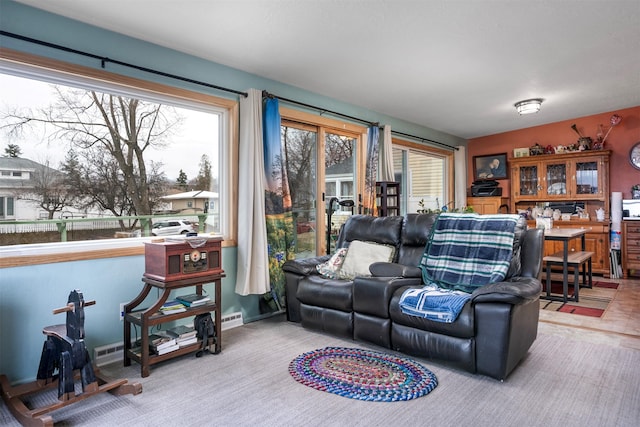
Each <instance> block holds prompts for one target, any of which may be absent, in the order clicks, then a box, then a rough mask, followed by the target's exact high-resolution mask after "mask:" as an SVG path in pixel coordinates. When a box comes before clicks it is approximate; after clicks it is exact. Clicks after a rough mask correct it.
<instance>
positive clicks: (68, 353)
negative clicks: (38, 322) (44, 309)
mask: <svg viewBox="0 0 640 427" xmlns="http://www.w3.org/2000/svg"><path fill="white" fill-rule="evenodd" d="M94 304H95V301H84V298H83V296H82V293H81V292H80V291H78V290H74V291H71V293H70V294H69V299H68V301H67V305H66V306H64V307H62V308H58V309H55V310H53V314H59V313H65V312H66V313H67V321H66V324H65V325H52V326H46V327H45V328H43V330H42V333H43V334H45V335H46V337H47V339H46V341H45V343H44V346H43V348H42V356H41V357H40V366H39V368H38V375H37V380H36V381H33V382H31V383H27V384H21V385H17V386H11V384H10V383H9V380H8V378H7V377H6V376H5V375H0V389H1V391H2V399H3V400H4V401H5V403H6V404H7V407H8V408H9V410H10V411H11V413H12V414H13V416H14V417H16V419H17V420H18V421H19V422H20V424H22V425H25V426H53V419H52V417H51V416H49V415H46V414H48V413H49V412H51V411H54V410H56V409H60V408H62V407H64V406H67V405H69V404H71V403H74V402H77V401H80V400H83V399H86V398H88V397H91V396H93V395H95V394H98V393H102V392H105V391H109V392H110V393H112V394H116V395H122V394H134V395H136V394H139V393H141V392H142V385H141V384H139V383H128V381H127V380H126V379H118V380H110V379H107V378H105V377H103V376H102V375H101V374H100V372H99V371H98V369H97V368H96V367H94V366H93V364H92V362H91V358H90V357H89V351H88V350H87V348H86V346H85V343H84V307H86V306H90V305H94ZM56 371H57V374H56ZM76 380H80V381H81V383H82V393H79V394H76V393H75V381H76ZM56 386H57V388H58V402H55V403H53V404H51V405H47V406H43V407H41V408H36V409H30V408H28V407H27V405H26V404H25V403H24V401H23V398H24V397H26V396H28V395H31V394H35V393H38V392H42V391H44V390H49V389H52V388H54V387H56Z"/></svg>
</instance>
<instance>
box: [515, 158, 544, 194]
mask: <svg viewBox="0 0 640 427" xmlns="http://www.w3.org/2000/svg"><path fill="white" fill-rule="evenodd" d="M518 172H519V180H518V185H519V188H520V195H521V196H537V195H538V188H539V187H538V165H522V166H520V167H519V168H518Z"/></svg>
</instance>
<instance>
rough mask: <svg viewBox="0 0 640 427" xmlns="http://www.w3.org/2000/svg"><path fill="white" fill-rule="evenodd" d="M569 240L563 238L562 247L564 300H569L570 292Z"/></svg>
mask: <svg viewBox="0 0 640 427" xmlns="http://www.w3.org/2000/svg"><path fill="white" fill-rule="evenodd" d="M568 260H569V240H568V239H565V240H563V248H562V295H563V298H564V302H565V303H566V302H567V298H568V293H569V277H568V276H569V265H568Z"/></svg>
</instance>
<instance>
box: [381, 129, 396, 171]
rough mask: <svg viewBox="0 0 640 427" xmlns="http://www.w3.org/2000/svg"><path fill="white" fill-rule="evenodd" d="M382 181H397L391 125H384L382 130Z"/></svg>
mask: <svg viewBox="0 0 640 427" xmlns="http://www.w3.org/2000/svg"><path fill="white" fill-rule="evenodd" d="M379 176H380V181H395V176H394V171H393V146H392V142H391V126H389V125H384V127H383V131H382V148H381V150H380V172H379Z"/></svg>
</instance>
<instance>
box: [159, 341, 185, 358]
mask: <svg viewBox="0 0 640 427" xmlns="http://www.w3.org/2000/svg"><path fill="white" fill-rule="evenodd" d="M179 348H180V346H179V345H178V343H176V342H175V341H174V344H173V345H170V346H167V347H162V348H158V349H154V352H155V353H156V354H157V355H158V356H162V355H163V354H167V353H171V352H172V351H176V350H178V349H179Z"/></svg>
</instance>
